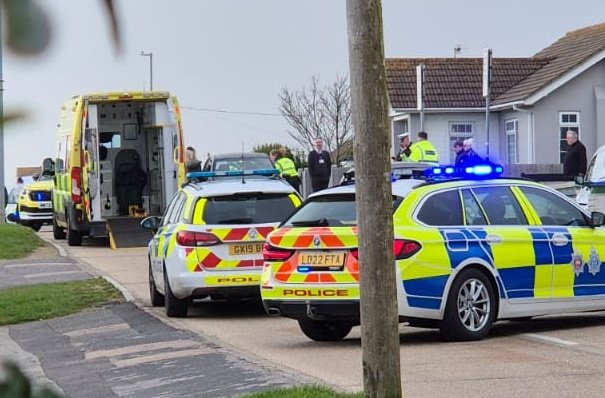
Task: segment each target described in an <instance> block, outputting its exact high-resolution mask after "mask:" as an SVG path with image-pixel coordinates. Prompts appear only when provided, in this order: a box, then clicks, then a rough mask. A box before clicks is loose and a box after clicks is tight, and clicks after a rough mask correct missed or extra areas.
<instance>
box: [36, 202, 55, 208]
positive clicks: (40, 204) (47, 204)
mask: <svg viewBox="0 0 605 398" xmlns="http://www.w3.org/2000/svg"><path fill="white" fill-rule="evenodd" d="M38 206H39V207H40V208H41V209H50V208H51V206H52V203H38Z"/></svg>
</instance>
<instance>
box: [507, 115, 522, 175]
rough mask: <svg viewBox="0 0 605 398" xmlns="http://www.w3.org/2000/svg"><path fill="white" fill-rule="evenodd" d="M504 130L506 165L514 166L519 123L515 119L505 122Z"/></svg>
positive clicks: (516, 161)
mask: <svg viewBox="0 0 605 398" xmlns="http://www.w3.org/2000/svg"><path fill="white" fill-rule="evenodd" d="M505 130H506V163H507V164H515V163H518V160H517V132H518V131H519V121H518V120H517V119H511V120H507V121H506V123H505Z"/></svg>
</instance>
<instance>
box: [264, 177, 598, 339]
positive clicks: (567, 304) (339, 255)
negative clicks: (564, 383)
mask: <svg viewBox="0 0 605 398" xmlns="http://www.w3.org/2000/svg"><path fill="white" fill-rule="evenodd" d="M501 172H502V168H501V167H500V166H494V165H477V166H473V167H466V168H464V169H462V170H459V169H455V168H454V167H436V168H434V169H431V170H430V173H429V174H428V176H427V179H424V180H423V179H414V178H411V179H403V180H397V181H395V182H393V184H392V191H393V223H394V236H395V241H394V242H393V251H394V254H395V259H396V260H395V264H394V266H395V268H396V275H397V277H396V278H397V301H398V309H399V310H398V311H399V316H400V320H401V321H408V322H409V323H410V324H411V325H416V326H429V327H439V328H440V329H441V332H442V333H443V335H445V337H447V338H448V339H450V340H477V339H481V338H483V337H484V336H486V335H487V333H488V332H489V330H490V327H491V325H492V324H493V323H494V322H495V321H496V320H499V319H511V318H527V317H532V316H537V315H546V314H557V313H565V312H578V311H593V310H604V309H605V269H604V268H605V267H603V263H602V259H603V258H605V230H604V229H603V228H600V227H602V226H603V224H604V223H605V215H604V214H603V213H599V212H593V213H592V214H590V213H588V212H586V211H585V210H583V209H582V208H580V207H579V206H578V205H577V204H576V203H574V202H572V201H571V200H570V199H568V198H567V197H566V196H564V195H562V194H560V193H559V192H557V191H554V190H552V189H550V188H547V187H545V186H543V185H540V184H538V183H535V182H532V181H529V180H523V179H500V178H498V174H499V173H501ZM356 223H357V220H356V212H355V186H354V185H344V186H339V187H336V188H331V189H328V190H325V191H321V192H319V193H316V194H314V195H312V196H310V197H309V198H308V199H307V200H306V201H305V202H304V203H303V205H302V206H301V207H300V208H299V209H298V210H297V211H296V212H295V213H294V214H293V215H292V216H291V217H289V218H288V219H287V220H286V221H285V222H284V223H283V224H282V225H280V227H279V228H278V229H277V230H275V231H274V232H272V233H271V234H269V236H268V238H267V243H266V244H265V246H264V252H263V255H264V258H265V266H264V269H263V274H262V279H261V295H262V299H263V304H264V306H265V308H266V310H267V312H268V313H269V314H270V315H282V316H286V317H290V318H294V319H297V320H298V323H299V326H300V328H301V329H302V331H303V333H304V334H305V335H307V336H308V337H309V338H311V339H313V340H317V341H330V340H340V339H343V338H344V337H346V336H347V334H348V333H349V332H350V330H351V328H352V327H353V326H355V325H357V324H359V319H360V318H359V302H358V300H359V267H360V266H363V265H360V264H359V262H358V252H357V230H356ZM376 310H379V309H376Z"/></svg>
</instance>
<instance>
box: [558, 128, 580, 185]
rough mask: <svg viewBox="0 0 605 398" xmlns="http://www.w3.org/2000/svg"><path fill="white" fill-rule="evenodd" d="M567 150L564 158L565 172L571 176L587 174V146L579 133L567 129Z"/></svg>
mask: <svg viewBox="0 0 605 398" xmlns="http://www.w3.org/2000/svg"><path fill="white" fill-rule="evenodd" d="M565 140H566V141H567V145H568V147H567V152H565V158H564V159H563V174H565V175H566V176H570V177H577V176H582V177H583V176H584V175H585V174H586V147H585V146H584V144H582V143H581V142H580V140H579V139H578V133H576V132H575V131H573V130H569V131H567V135H566V137H565Z"/></svg>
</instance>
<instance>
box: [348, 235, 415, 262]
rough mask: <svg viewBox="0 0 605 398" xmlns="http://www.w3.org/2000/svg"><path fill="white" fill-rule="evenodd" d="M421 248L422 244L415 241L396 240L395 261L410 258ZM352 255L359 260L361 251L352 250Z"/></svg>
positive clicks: (394, 246)
mask: <svg viewBox="0 0 605 398" xmlns="http://www.w3.org/2000/svg"><path fill="white" fill-rule="evenodd" d="M421 248H422V246H421V245H420V243H418V242H416V241H413V240H407V239H395V241H393V254H394V255H395V260H404V259H406V258H410V257H412V256H413V255H414V254H416V253H418V251H419V250H420V249H421ZM351 255H352V256H353V257H355V258H356V259H357V260H359V249H351Z"/></svg>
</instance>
